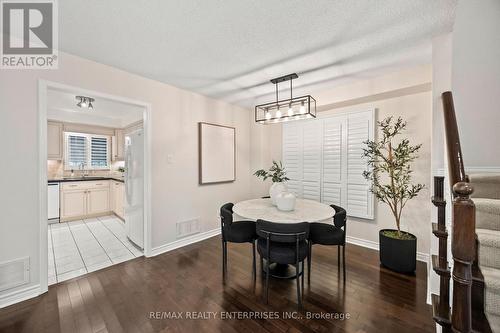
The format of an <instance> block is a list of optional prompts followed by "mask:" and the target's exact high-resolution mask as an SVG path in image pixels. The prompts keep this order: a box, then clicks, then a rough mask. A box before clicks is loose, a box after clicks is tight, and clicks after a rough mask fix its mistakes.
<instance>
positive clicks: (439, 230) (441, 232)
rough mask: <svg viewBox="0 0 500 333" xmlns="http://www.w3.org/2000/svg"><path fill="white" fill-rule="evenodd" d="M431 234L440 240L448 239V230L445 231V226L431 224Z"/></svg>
mask: <svg viewBox="0 0 500 333" xmlns="http://www.w3.org/2000/svg"><path fill="white" fill-rule="evenodd" d="M432 233H433V234H434V235H435V236H436V237H440V238H446V237H448V230H446V226H444V225H440V224H437V223H433V224H432Z"/></svg>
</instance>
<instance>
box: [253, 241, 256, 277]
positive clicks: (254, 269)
mask: <svg viewBox="0 0 500 333" xmlns="http://www.w3.org/2000/svg"><path fill="white" fill-rule="evenodd" d="M252 255H253V261H252V275H253V281H254V282H255V280H256V279H257V267H256V264H255V241H253V242H252Z"/></svg>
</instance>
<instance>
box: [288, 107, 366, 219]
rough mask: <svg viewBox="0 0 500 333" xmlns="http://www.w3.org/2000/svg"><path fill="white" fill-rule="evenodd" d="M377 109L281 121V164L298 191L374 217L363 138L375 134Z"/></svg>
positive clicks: (291, 187) (350, 212) (351, 213)
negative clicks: (287, 121)
mask: <svg viewBox="0 0 500 333" xmlns="http://www.w3.org/2000/svg"><path fill="white" fill-rule="evenodd" d="M374 112H375V111H374V110H370V111H366V112H356V113H349V114H342V115H335V116H331V117H325V118H319V119H315V120H311V121H296V122H290V123H286V124H283V165H284V167H285V168H286V171H287V175H288V177H289V178H290V179H291V180H290V181H289V182H288V188H289V190H290V191H291V192H293V193H295V194H296V195H297V196H298V197H301V198H305V199H312V200H317V201H321V202H323V203H325V204H336V205H340V206H342V207H345V208H346V209H347V214H348V215H349V216H355V217H361V218H373V195H372V194H371V193H370V191H369V184H368V183H367V181H366V180H365V179H364V178H363V171H364V170H366V168H367V163H366V160H365V159H364V158H363V157H362V153H363V147H364V144H363V141H365V140H367V139H373V136H374Z"/></svg>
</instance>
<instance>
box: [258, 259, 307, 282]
mask: <svg viewBox="0 0 500 333" xmlns="http://www.w3.org/2000/svg"><path fill="white" fill-rule="evenodd" d="M266 267H267V262H266V260H264V263H263V266H262V273H263V275H264V276H266ZM302 274H304V263H299V276H301V275H302ZM269 275H270V276H272V277H274V278H277V279H295V278H296V277H297V276H296V274H295V266H294V265H288V264H277V263H271V264H270V265H269Z"/></svg>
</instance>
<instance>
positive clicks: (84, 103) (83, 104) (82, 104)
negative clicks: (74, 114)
mask: <svg viewBox="0 0 500 333" xmlns="http://www.w3.org/2000/svg"><path fill="white" fill-rule="evenodd" d="M81 107H82V108H86V107H87V99H86V98H84V99H83V101H82V102H81Z"/></svg>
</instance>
